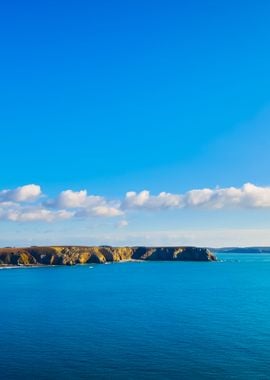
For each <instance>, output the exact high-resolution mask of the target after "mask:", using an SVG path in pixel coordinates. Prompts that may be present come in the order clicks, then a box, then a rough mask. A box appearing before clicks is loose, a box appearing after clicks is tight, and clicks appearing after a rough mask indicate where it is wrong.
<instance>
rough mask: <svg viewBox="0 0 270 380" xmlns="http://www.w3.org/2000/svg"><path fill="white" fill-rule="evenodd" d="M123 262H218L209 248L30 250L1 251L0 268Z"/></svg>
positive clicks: (6, 249)
mask: <svg viewBox="0 0 270 380" xmlns="http://www.w3.org/2000/svg"><path fill="white" fill-rule="evenodd" d="M123 260H154V261H162V260H163V261H164V260H167V261H215V260H216V256H215V255H214V254H213V253H212V252H211V251H209V250H208V249H206V248H196V247H109V246H101V247H77V246H65V247H64V246H63V247H59V246H58V247H29V248H1V249H0V266H7V265H17V266H19V265H75V264H86V263H98V264H102V263H105V262H118V261H123Z"/></svg>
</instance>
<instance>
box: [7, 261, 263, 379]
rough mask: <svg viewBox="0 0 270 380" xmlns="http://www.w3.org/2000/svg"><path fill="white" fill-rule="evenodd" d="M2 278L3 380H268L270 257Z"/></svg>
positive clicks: (10, 273)
mask: <svg viewBox="0 0 270 380" xmlns="http://www.w3.org/2000/svg"><path fill="white" fill-rule="evenodd" d="M219 258H220V259H223V260H224V261H223V262H218V263H195V262H194V263H192V262H190V263H188V262H182V263H181V262H175V263H172V262H143V263H120V264H110V265H91V267H90V266H89V265H86V266H77V267H51V268H49V267H47V268H29V269H9V270H8V269H4V270H1V271H0V287H1V303H0V315H1V333H0V349H1V360H0V374H1V379H5V380H8V379H15V380H16V379H120V380H121V379H245V380H246V379H269V378H270V363H269V358H270V255H252V254H250V255H249V254H238V255H233V254H223V255H219Z"/></svg>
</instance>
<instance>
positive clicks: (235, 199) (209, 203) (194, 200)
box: [122, 183, 270, 210]
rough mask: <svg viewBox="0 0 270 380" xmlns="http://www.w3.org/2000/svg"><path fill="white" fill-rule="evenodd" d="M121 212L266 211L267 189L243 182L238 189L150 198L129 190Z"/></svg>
mask: <svg viewBox="0 0 270 380" xmlns="http://www.w3.org/2000/svg"><path fill="white" fill-rule="evenodd" d="M122 207H123V209H148V210H159V209H167V208H198V207H204V208H208V209H222V208H233V207H239V208H268V207H270V187H259V186H255V185H253V184H251V183H246V184H244V185H243V186H242V187H240V188H236V187H227V188H215V189H209V188H205V189H196V190H190V191H188V192H186V193H184V194H171V193H165V192H162V193H160V194H158V195H151V194H150V192H149V191H146V190H144V191H141V192H139V193H136V192H133V191H130V192H128V193H126V197H125V199H124V201H123V204H122Z"/></svg>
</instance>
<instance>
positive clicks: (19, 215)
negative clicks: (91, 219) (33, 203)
mask: <svg viewBox="0 0 270 380" xmlns="http://www.w3.org/2000/svg"><path fill="white" fill-rule="evenodd" d="M73 214H74V213H72V212H70V211H67V210H57V211H52V210H47V209H45V208H42V207H26V208H25V207H22V206H20V205H18V204H16V205H11V206H10V207H6V206H4V207H2V205H0V220H9V221H12V222H35V221H44V222H53V221H55V220H64V219H69V218H71V217H72V216H73Z"/></svg>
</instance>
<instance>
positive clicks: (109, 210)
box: [47, 190, 123, 218]
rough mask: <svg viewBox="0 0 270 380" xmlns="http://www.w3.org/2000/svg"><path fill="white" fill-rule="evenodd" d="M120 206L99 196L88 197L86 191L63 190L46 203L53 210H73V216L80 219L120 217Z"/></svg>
mask: <svg viewBox="0 0 270 380" xmlns="http://www.w3.org/2000/svg"><path fill="white" fill-rule="evenodd" d="M120 204H121V202H120V201H108V200H106V199H105V198H104V197H102V196H99V195H88V194H87V191H86V190H81V191H72V190H65V191H62V192H61V193H60V194H59V195H58V196H57V197H56V199H55V200H50V201H48V202H47V205H49V206H51V207H54V208H62V209H73V210H75V213H74V215H75V216H77V217H81V218H83V217H88V216H100V217H116V216H120V215H122V214H123V211H122V210H121V209H120Z"/></svg>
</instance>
